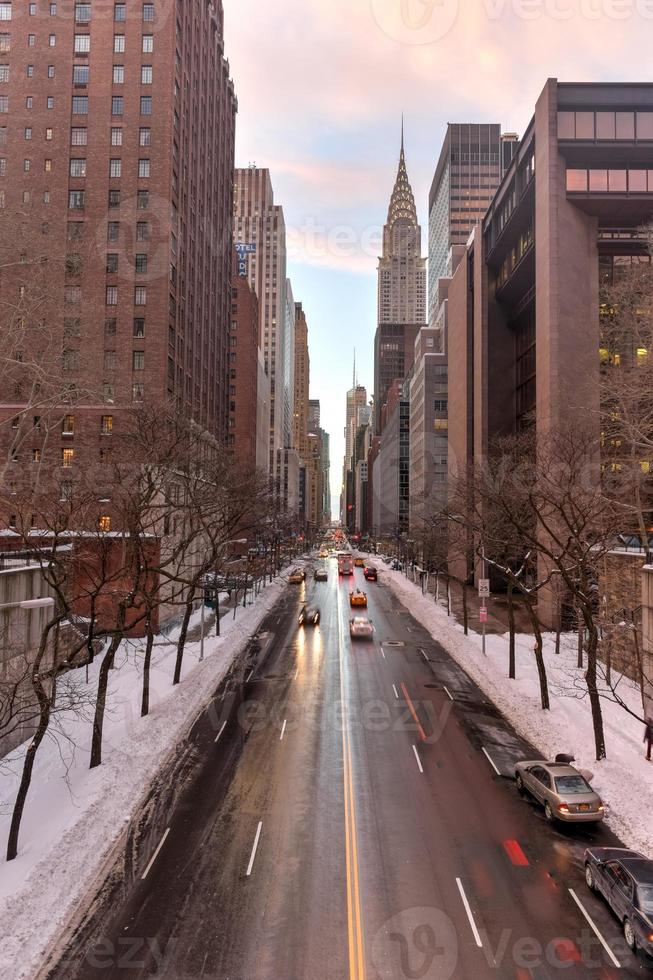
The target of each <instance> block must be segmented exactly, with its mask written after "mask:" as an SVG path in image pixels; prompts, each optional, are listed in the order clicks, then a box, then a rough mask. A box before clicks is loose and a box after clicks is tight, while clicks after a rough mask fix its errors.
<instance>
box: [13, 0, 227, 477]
mask: <svg viewBox="0 0 653 980" xmlns="http://www.w3.org/2000/svg"><path fill="white" fill-rule="evenodd" d="M30 6H34V7H36V5H30ZM49 6H50V10H49V16H48V18H47V29H46V27H45V25H46V21H45V20H44V19H43V17H42V16H41V17H39V18H36V17H35V18H34V28H37V27H38V25H39V23H40V26H41V33H40V34H38V35H36V34H28V33H27V22H26V20H25V19H24V16H23V15H25V14H26V13H27V7H28V5H27V4H22V3H21V4H17V3H14V4H13V11H12V5H11V4H9V3H3V4H2V11H1V15H2V24H3V27H2V36H1V38H0V44H1V46H2V61H3V70H2V73H1V74H0V95H1V97H2V100H3V106H4V107H5V108H6V110H7V111H6V113H3V115H2V116H1V117H0V119H1V120H2V122H1V123H0V220H2V222H3V224H5V226H6V227H11V228H12V233H13V234H15V235H16V236H17V238H20V241H21V250H22V251H23V252H24V255H25V264H24V265H22V267H21V266H20V265H19V264H18V263H17V264H16V265H14V266H13V267H12V268H6V267H5V268H3V270H2V280H1V284H0V288H1V289H2V292H3V294H4V295H19V291H21V290H22V291H23V294H24V295H28V294H29V289H30V284H31V283H32V282H33V279H34V276H33V272H32V270H33V269H34V268H35V267H36V265H37V264H38V267H40V266H41V264H42V263H43V261H44V260H47V267H48V270H49V272H48V274H49V279H50V281H49V285H48V290H47V305H46V307H45V310H46V319H47V333H48V348H49V350H48V352H46V356H50V355H53V357H52V361H53V364H54V363H56V364H57V366H58V371H59V372H60V375H61V390H65V391H66V393H67V396H66V401H67V403H68V404H69V405H70V409H69V412H70V414H69V415H66V423H65V424H66V429H65V431H62V432H61V435H65V439H63V441H62V442H61V444H59V439H58V438H57V439H55V442H54V443H53V442H52V439H50V442H49V446H48V452H52V451H55V452H58V453H59V454H60V457H61V463H60V465H62V466H65V468H66V470H67V471H68V472H70V470H71V469H72V470H73V473H70V475H71V476H73V475H74V470H75V468H76V467H78V466H79V465H80V463H82V461H87V460H88V459H93V460H95V459H97V457H98V455H99V452H100V450H99V446H100V445H102V446H103V447H105V448H104V449H103V450H102V451H103V452H105V451H106V452H108V451H109V450H108V449H107V448H106V447H108V446H109V445H110V442H111V435H112V434H113V435H114V436H119V434H120V425H121V422H120V412H121V409H124V408H126V407H129V406H131V405H132V404H133V403H138V402H141V401H155V402H157V401H163V400H166V399H174V400H175V402H176V404H177V407H178V410H179V411H180V412H183V413H184V414H186V415H188V416H191V417H192V418H193V419H194V420H195V421H196V422H197V423H198V425H200V426H201V427H203V428H204V429H205V430H207V431H209V432H211V433H212V434H213V435H214V437H216V438H218V439H219V440H220V441H222V442H226V441H227V432H228V418H229V396H228V387H227V385H228V381H227V379H228V350H229V348H228V336H229V324H230V316H231V281H230V280H231V262H232V232H231V210H232V198H233V165H234V127H235V114H236V107H237V106H236V99H235V95H234V89H233V85H232V82H231V80H230V78H229V66H228V63H227V62H226V60H225V59H224V55H223V51H224V34H223V9H222V3H221V2H216V3H214V4H206V3H205V2H203V0H183V2H182V0H171V2H169V3H167V4H164V5H161V4H154V3H145V4H142V5H141V8H140V15H139V16H138V17H136V16H129V17H127V18H126V19H121V18H120V17H119V16H118V10H119V5H116V17H115V20H114V18H113V17H108V16H107V11H106V5H96V4H90V3H83V4H82V3H79V4H76V5H75V7H74V12H75V16H71V5H70V4H62V3H60V4H58V5H57V4H50V5H49ZM97 6H100V7H101V8H102V7H104V9H96V7H97ZM19 7H21V8H23V9H22V10H18V9H17V8H19ZM124 10H125V8H124V5H123V6H122V11H123V12H124ZM12 13H13V17H14V19H15V21H16V23H12V22H11V20H12ZM30 13H32V10H31V9H30ZM48 35H49V37H48ZM3 239H4V240H5V242H6V241H7V233H6V231H5V233H4V234H3ZM41 317H43V314H41ZM2 326H3V327H4V326H5V324H4V323H3V324H2ZM37 334H38V331H35V332H34V334H33V335H31V336H26V337H25V338H24V342H25V347H24V348H22V349H21V351H20V354H21V358H24V363H26V364H27V363H28V362H30V361H31V359H32V356H33V355H34V354H35V353H37V352H41V351H43V342H44V338H43V335H42V332H41V335H40V336H37ZM5 340H6V336H5ZM32 347H34V348H35V350H31V348H32ZM17 353H18V352H17ZM54 355H56V356H54ZM28 394H29V383H27V384H24V383H23V382H21V381H19V380H15V381H14V382H13V383H12V384H11V385H9V382H8V381H7V379H6V378H5V379H3V382H2V383H1V384H0V401H1V402H2V407H1V408H0V412H2V414H4V415H5V416H6V415H7V414H8V413H11V414H12V416H18V415H20V413H21V412H23V413H24V414H25V415H27V414H28V408H26V403H25V399H26V397H27V396H28ZM54 401H56V399H55V398H53V402H54ZM102 403H103V404H102ZM26 421H27V419H26ZM29 423H30V426H32V419H31V417H30V418H29ZM34 438H35V439H36V433H35V434H34ZM42 449H43V447H42V446H40V447H39V446H38V445H37V444H35V445H34V446H33V447H32V449H31V451H32V452H34V453H38V452H41V451H42Z"/></svg>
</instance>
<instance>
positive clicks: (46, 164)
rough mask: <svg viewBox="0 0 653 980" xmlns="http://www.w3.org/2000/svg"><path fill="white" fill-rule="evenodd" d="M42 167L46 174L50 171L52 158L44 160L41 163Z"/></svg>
mask: <svg viewBox="0 0 653 980" xmlns="http://www.w3.org/2000/svg"><path fill="white" fill-rule="evenodd" d="M43 169H44V170H45V172H46V174H49V173H50V172H51V171H52V160H45V161H44V163H43Z"/></svg>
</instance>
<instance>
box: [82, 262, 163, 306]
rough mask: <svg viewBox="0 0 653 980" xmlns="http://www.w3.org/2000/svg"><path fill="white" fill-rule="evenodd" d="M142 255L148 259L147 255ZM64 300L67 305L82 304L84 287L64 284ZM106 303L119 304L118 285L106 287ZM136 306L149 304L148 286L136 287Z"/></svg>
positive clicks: (145, 264)
mask: <svg viewBox="0 0 653 980" xmlns="http://www.w3.org/2000/svg"><path fill="white" fill-rule="evenodd" d="M142 257H143V258H144V259H147V256H142ZM144 267H145V268H147V261H145V263H144ZM64 301H65V303H66V306H80V305H81V302H82V287H81V286H71V285H68V286H64ZM106 304H107V306H117V305H118V287H117V286H107V287H106ZM134 306H147V286H135V287H134Z"/></svg>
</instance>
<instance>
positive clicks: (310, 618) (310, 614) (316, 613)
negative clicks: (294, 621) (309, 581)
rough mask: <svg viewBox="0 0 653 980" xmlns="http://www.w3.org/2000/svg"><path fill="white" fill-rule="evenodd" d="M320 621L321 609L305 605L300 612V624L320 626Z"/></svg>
mask: <svg viewBox="0 0 653 980" xmlns="http://www.w3.org/2000/svg"><path fill="white" fill-rule="evenodd" d="M319 622H320V610H319V609H318V608H317V606H303V607H302V609H301V610H300V613H299V625H300V626H318V625H319Z"/></svg>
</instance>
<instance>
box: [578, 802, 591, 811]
mask: <svg viewBox="0 0 653 980" xmlns="http://www.w3.org/2000/svg"><path fill="white" fill-rule="evenodd" d="M589 808H590V805H589V803H581V805H580V806H579V808H578V809H579V810H581V811H582V812H583V813H587V811H588V810H589Z"/></svg>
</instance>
